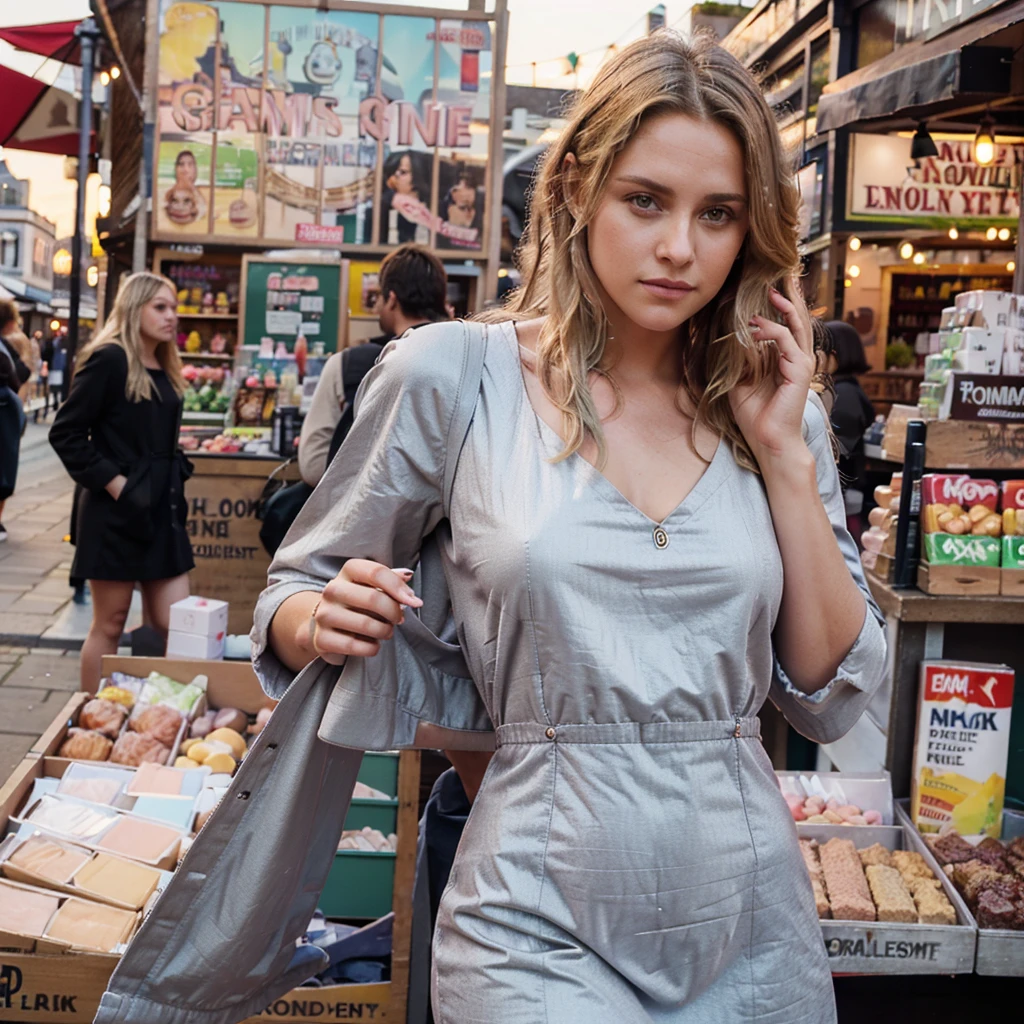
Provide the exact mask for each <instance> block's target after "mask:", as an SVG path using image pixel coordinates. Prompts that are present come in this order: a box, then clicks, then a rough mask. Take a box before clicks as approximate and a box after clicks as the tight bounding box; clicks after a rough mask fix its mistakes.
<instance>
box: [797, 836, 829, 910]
mask: <svg viewBox="0 0 1024 1024" xmlns="http://www.w3.org/2000/svg"><path fill="white" fill-rule="evenodd" d="M800 854H801V856H802V857H803V859H804V867H806V868H807V874H808V875H810V878H811V891H812V892H813V893H814V909H815V910H816V911H817V912H818V917H819V918H827V917H831V916H832V913H831V911H830V910H829V905H828V898H827V897H826V895H825V884H824V882H823V881H822V875H821V861H820V860H819V858H818V842H817V840H815V839H801V840H800Z"/></svg>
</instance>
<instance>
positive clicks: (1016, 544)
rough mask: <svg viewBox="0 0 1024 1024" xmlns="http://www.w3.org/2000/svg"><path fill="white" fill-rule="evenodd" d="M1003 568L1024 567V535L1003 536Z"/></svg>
mask: <svg viewBox="0 0 1024 1024" xmlns="http://www.w3.org/2000/svg"><path fill="white" fill-rule="evenodd" d="M1003 568H1004V569H1024V537H1004V538H1003Z"/></svg>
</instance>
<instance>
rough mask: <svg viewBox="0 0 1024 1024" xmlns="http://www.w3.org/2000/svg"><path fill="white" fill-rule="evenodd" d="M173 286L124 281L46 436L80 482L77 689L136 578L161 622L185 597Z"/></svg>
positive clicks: (120, 620)
mask: <svg viewBox="0 0 1024 1024" xmlns="http://www.w3.org/2000/svg"><path fill="white" fill-rule="evenodd" d="M177 329H178V315H177V299H176V297H175V292H174V286H173V285H172V284H171V282H170V281H168V280H167V279H166V278H164V277H160V276H158V275H157V274H150V273H145V272H143V273H139V274H133V275H132V276H131V277H129V278H127V279H126V280H125V282H124V283H123V284H122V286H121V289H120V291H119V292H118V295H117V299H116V301H115V303H114V308H113V311H112V312H111V314H110V319H109V320H108V321H107V323H106V325H105V326H104V327H103V329H102V330H101V331H100V333H99V335H98V336H97V337H96V338H95V339H94V340H93V341H92V342H91V343H90V344H88V345H87V346H86V347H85V348H84V349H83V350H82V353H81V355H80V356H79V357H78V361H77V363H76V368H75V377H74V380H73V381H72V384H71V393H70V394H69V395H68V400H67V401H66V402H65V403H64V405H63V406H61V408H60V411H59V412H58V413H57V418H56V420H55V421H54V424H53V427H52V428H51V430H50V444H52V445H53V448H54V450H55V451H56V452H57V454H58V455H59V456H60V458H61V461H62V462H63V463H64V466H65V468H66V469H67V471H68V473H70V474H71V477H72V479H73V480H74V481H75V482H76V483H77V484H79V485H80V487H81V494H80V496H79V499H78V507H77V513H78V519H77V536H76V539H75V560H74V564H73V565H72V569H71V575H72V576H73V577H77V578H80V579H87V580H89V587H90V590H91V592H92V601H93V620H92V625H91V627H90V629H89V635H88V637H87V638H86V641H85V644H84V645H83V647H82V659H81V672H82V687H83V689H85V690H88V691H89V692H91V693H95V692H96V689H97V688H98V685H99V680H100V661H101V658H102V656H103V655H104V654H113V653H115V652H116V650H117V645H118V641H119V640H120V638H121V633H122V630H123V629H124V624H125V620H126V618H127V617H128V609H129V607H130V605H131V600H132V592H133V591H134V589H135V584H136V583H139V584H141V587H142V596H143V603H144V606H145V609H146V619H147V621H148V622H150V623H151V624H152V625H153V626H155V627H156V628H157V629H162V630H164V631H166V629H167V623H168V618H169V613H170V606H171V605H172V604H173V603H174V602H175V601H179V600H181V599H182V598H183V597H187V596H188V571H189V570H190V569H191V568H192V567H193V565H194V562H193V560H192V546H191V544H190V543H189V539H188V534H187V532H186V529H185V524H186V518H187V506H186V504H185V495H184V483H185V480H186V479H187V478H188V476H189V475H190V469H191V467H190V465H189V463H188V460H187V459H186V458H185V456H184V454H183V453H182V451H181V449H180V448H179V446H178V430H179V426H180V422H181V408H182V397H181V396H182V394H183V393H184V390H185V388H186V386H187V385H186V382H185V380H184V378H183V377H182V374H181V359H180V357H179V355H178V350H177V347H176V346H175V338H176V335H177Z"/></svg>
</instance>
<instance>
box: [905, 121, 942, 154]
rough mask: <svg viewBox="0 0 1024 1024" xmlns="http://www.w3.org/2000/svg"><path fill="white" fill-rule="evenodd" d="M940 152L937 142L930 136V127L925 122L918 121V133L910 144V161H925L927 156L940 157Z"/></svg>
mask: <svg viewBox="0 0 1024 1024" xmlns="http://www.w3.org/2000/svg"><path fill="white" fill-rule="evenodd" d="M938 155H939V150H938V147H937V146H936V145H935V140H934V139H933V138H932V137H931V135H929V134H928V126H927V125H926V124H925V123H924V121H918V123H917V131H916V132H914V138H913V139H912V140H911V142H910V159H911V160H923V159H924V158H925V157H926V156H938Z"/></svg>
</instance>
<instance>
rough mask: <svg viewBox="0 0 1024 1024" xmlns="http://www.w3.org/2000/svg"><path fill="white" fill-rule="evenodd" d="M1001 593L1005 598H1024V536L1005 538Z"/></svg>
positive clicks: (1000, 576) (1000, 584)
mask: <svg viewBox="0 0 1024 1024" xmlns="http://www.w3.org/2000/svg"><path fill="white" fill-rule="evenodd" d="M1018 515H1020V513H1019V512H1018ZM999 593H1000V594H1002V595H1003V597H1024V536H1020V535H1016V536H1013V537H1006V536H1004V537H1003V552H1002V570H1001V572H1000V574H999Z"/></svg>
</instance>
